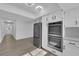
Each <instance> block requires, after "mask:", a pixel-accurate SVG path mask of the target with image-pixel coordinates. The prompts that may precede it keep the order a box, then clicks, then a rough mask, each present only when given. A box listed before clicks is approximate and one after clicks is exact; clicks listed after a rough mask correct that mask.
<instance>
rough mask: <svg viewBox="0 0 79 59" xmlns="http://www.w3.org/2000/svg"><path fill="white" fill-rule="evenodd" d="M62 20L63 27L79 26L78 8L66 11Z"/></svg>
mask: <svg viewBox="0 0 79 59" xmlns="http://www.w3.org/2000/svg"><path fill="white" fill-rule="evenodd" d="M64 22H65V27H79V9H73V10H69V11H66V13H65V15H64Z"/></svg>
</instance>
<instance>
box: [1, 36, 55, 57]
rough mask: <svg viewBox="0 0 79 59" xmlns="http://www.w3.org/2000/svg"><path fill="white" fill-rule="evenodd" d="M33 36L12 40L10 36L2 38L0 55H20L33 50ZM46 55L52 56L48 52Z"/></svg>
mask: <svg viewBox="0 0 79 59" xmlns="http://www.w3.org/2000/svg"><path fill="white" fill-rule="evenodd" d="M35 49H36V47H35V46H34V45H33V38H25V39H20V40H15V39H14V40H13V39H12V38H10V37H9V38H7V39H3V41H2V43H0V56H22V55H24V54H26V53H28V52H31V51H33V50H35ZM46 56H54V55H53V54H51V53H50V52H48V53H47V54H46Z"/></svg>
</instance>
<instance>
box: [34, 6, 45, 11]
mask: <svg viewBox="0 0 79 59" xmlns="http://www.w3.org/2000/svg"><path fill="white" fill-rule="evenodd" d="M35 10H37V11H39V12H41V11H43V10H44V8H43V7H42V6H37V7H35Z"/></svg>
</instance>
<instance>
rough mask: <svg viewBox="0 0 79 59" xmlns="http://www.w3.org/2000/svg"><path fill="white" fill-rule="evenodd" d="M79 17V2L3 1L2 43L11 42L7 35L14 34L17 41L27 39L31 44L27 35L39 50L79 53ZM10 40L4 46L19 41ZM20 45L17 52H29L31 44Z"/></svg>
mask: <svg viewBox="0 0 79 59" xmlns="http://www.w3.org/2000/svg"><path fill="white" fill-rule="evenodd" d="M5 19H6V20H5ZM78 19H79V3H18V4H17V3H3V4H0V33H1V34H0V39H1V40H0V42H1V43H2V42H6V41H8V39H6V41H5V37H6V36H5V34H12V35H13V36H14V39H15V41H19V40H21V41H22V40H23V39H25V40H26V41H25V40H24V41H23V43H24V42H25V43H26V42H27V43H28V40H27V38H29V40H30V39H31V43H30V44H32V43H33V44H32V46H35V49H36V47H37V49H44V50H47V51H49V52H50V53H52V54H55V55H57V56H79V52H78V50H79V20H78ZM10 41H11V39H10V40H9V44H8V43H6V44H5V45H4V46H6V45H7V44H8V45H7V46H10V45H11V44H14V43H15V41H13V42H14V43H13V42H10ZM21 41H20V43H21ZM20 43H19V44H20ZM19 44H18V45H17V46H19V48H17V51H18V52H17V55H18V53H20V51H23V50H19V49H21V48H24V51H26V48H27V47H28V48H29V45H30V44H29V43H28V44H24V45H22V43H21V45H19ZM15 46H16V45H15ZM20 46H22V47H20ZM10 47H11V46H10ZM10 47H9V48H10ZM25 47H26V48H25ZM32 48H33V47H32ZM28 50H29V49H28ZM1 51H2V50H1ZM8 51H9V50H8ZM24 51H23V52H22V53H24ZM3 52H4V51H3ZM3 52H2V53H3ZM10 54H11V53H10ZM1 55H2V54H1ZM7 55H8V54H7ZM15 55H16V54H15Z"/></svg>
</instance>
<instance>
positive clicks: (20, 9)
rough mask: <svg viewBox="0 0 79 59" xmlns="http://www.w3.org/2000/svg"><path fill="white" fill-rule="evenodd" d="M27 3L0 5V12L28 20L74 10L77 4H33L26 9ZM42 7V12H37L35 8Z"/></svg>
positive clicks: (78, 4)
mask: <svg viewBox="0 0 79 59" xmlns="http://www.w3.org/2000/svg"><path fill="white" fill-rule="evenodd" d="M26 4H27V3H2V4H0V10H4V11H8V12H10V13H13V14H17V15H19V16H23V17H25V18H28V19H35V18H38V17H41V16H43V15H46V14H48V13H55V12H58V11H60V10H61V9H63V10H64V11H66V10H69V9H72V8H76V7H78V6H79V3H34V4H33V6H32V7H28V6H27V5H26ZM37 6H42V7H43V10H42V11H40V12H39V11H38V10H36V9H35V8H36V7H37Z"/></svg>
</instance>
